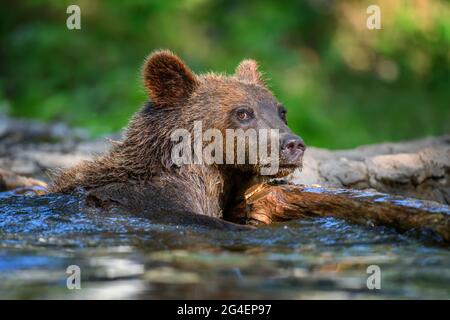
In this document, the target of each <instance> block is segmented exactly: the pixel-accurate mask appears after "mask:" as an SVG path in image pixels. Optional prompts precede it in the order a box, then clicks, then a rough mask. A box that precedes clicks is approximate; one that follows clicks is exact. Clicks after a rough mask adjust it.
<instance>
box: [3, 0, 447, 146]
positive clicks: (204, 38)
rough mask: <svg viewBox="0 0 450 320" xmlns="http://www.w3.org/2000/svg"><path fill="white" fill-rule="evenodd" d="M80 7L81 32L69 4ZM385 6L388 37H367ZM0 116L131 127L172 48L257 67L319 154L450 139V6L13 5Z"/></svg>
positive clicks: (207, 60)
mask: <svg viewBox="0 0 450 320" xmlns="http://www.w3.org/2000/svg"><path fill="white" fill-rule="evenodd" d="M69 4H78V5H79V6H80V7H81V14H82V15H81V24H82V29H81V30H74V31H71V30H68V29H67V28H66V19H67V17H68V15H67V14H66V8H67V6H68V5H69ZM369 4H378V5H379V6H380V7H381V12H382V16H381V18H382V20H381V21H382V29H381V30H368V29H367V28H366V19H367V17H368V14H367V13H366V8H367V6H368V5H369ZM0 23H1V25H0V28H1V29H0V108H6V107H8V109H9V112H10V113H11V114H12V115H13V116H18V117H32V118H38V119H41V120H45V121H54V120H62V121H66V122H68V123H70V124H71V125H73V126H83V127H87V128H89V129H90V130H91V132H92V133H93V134H101V133H105V132H111V131H115V130H118V129H120V128H122V127H123V126H125V125H126V121H127V119H128V118H129V116H130V115H131V114H132V113H133V112H135V111H136V110H137V108H138V107H139V106H140V105H142V104H143V103H144V102H145V101H146V100H147V96H146V94H145V92H144V90H143V88H142V84H141V79H140V68H141V65H142V62H143V59H144V58H145V56H146V55H147V54H148V53H149V52H151V51H152V50H154V49H156V48H169V49H171V50H172V51H174V52H176V53H177V54H178V55H180V56H181V57H182V58H183V59H184V60H185V61H186V62H187V63H188V64H189V65H190V66H191V68H192V69H193V70H194V71H196V72H198V73H201V72H206V71H210V70H214V71H221V72H226V73H232V72H233V70H234V68H235V66H236V65H237V64H238V63H239V61H240V60H242V59H244V58H249V57H250V58H254V59H256V60H257V61H258V62H259V63H260V65H261V69H262V70H263V71H264V72H265V73H266V75H267V78H268V79H269V80H268V82H269V86H270V88H271V89H272V90H273V91H274V93H275V94H276V95H277V97H278V98H279V100H280V101H281V102H283V103H284V104H285V105H286V107H287V108H288V110H289V113H288V121H289V124H290V126H291V127H292V128H293V129H294V131H296V132H297V133H299V134H300V135H301V136H302V137H303V138H304V139H305V141H306V142H307V144H310V145H316V146H322V147H329V148H344V147H354V146H356V145H359V144H365V143H373V142H380V141H383V140H391V141H392V140H394V141H395V140H400V139H409V138H415V137H420V136H424V135H437V134H442V133H448V132H450V87H449V84H450V81H449V80H450V79H449V74H450V67H449V65H450V5H449V2H448V1H437V0H435V1H431V0H430V1H427V0H421V1H409V0H404V1H400V0H399V1H392V0H384V1H375V0H374V1H326V0H309V1H277V0H272V1H252V0H250V1H237V0H227V1H226V0H218V1H207V0H188V1H174V0H169V1H148V0H137V1H119V0H111V1H99V0H83V1H75V0H70V1H60V0H54V1H43V0H35V1H15V2H13V1H11V2H7V3H5V4H3V5H2V10H1V11H0Z"/></svg>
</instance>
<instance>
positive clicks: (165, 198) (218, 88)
mask: <svg viewBox="0 0 450 320" xmlns="http://www.w3.org/2000/svg"><path fill="white" fill-rule="evenodd" d="M143 75H144V76H143V78H144V79H143V80H144V84H145V87H146V89H147V91H148V93H149V96H150V98H151V101H152V102H149V103H147V104H146V105H145V106H144V107H143V108H142V109H141V110H140V111H138V112H137V113H136V114H135V115H134V116H133V117H132V119H131V120H130V122H129V124H128V127H127V130H126V133H125V137H124V139H123V140H122V141H120V142H115V143H114V144H113V146H112V149H111V151H110V152H109V153H107V154H105V155H103V156H100V157H98V158H96V159H93V160H91V161H85V162H83V163H81V164H80V165H78V166H75V167H74V168H71V169H69V170H63V171H60V172H58V173H57V174H56V175H55V177H54V179H53V183H52V185H51V187H50V191H51V192H62V193H71V192H73V191H74V190H76V189H78V188H82V189H84V190H85V191H87V192H88V194H91V195H95V196H96V199H102V200H104V198H109V199H111V201H112V202H113V203H118V204H120V205H122V206H125V207H127V208H130V207H134V208H136V209H137V211H138V210H139V206H143V207H148V208H149V210H153V211H155V210H156V211H170V209H174V210H175V209H178V211H186V212H191V213H196V214H202V215H206V216H210V217H217V218H223V217H224V215H226V213H225V211H226V209H227V208H228V207H229V206H230V203H232V201H233V199H232V198H235V197H237V196H238V193H239V192H240V191H239V190H241V189H242V188H245V186H246V185H248V184H250V183H251V181H253V180H255V178H256V179H257V178H258V172H257V170H256V169H255V168H251V169H248V168H247V169H245V170H244V169H243V168H239V167H237V166H220V165H209V166H208V165H195V164H192V165H183V166H181V167H177V166H175V165H174V164H173V163H172V161H171V149H172V146H173V142H171V140H170V134H171V133H172V131H173V130H174V129H177V128H186V129H188V130H190V131H192V128H193V123H194V121H196V120H203V123H204V126H205V127H204V128H203V129H204V130H205V129H207V127H206V126H209V127H214V128H218V129H219V130H221V131H222V132H223V133H225V129H226V128H229V127H232V123H230V120H229V112H230V110H232V108H235V107H236V106H237V105H242V104H250V105H251V104H255V103H275V102H276V100H275V99H274V98H273V96H272V94H271V92H270V91H269V90H268V89H267V88H266V87H265V85H264V83H263V81H262V78H261V75H260V73H259V72H258V71H257V65H256V63H255V62H254V61H253V60H245V61H243V62H242V63H241V64H240V65H239V66H238V68H237V69H236V74H235V75H233V76H224V75H219V74H214V73H209V74H205V75H195V74H194V73H193V72H192V71H190V70H189V69H188V67H187V66H186V65H185V64H184V63H183V62H182V61H181V60H180V59H179V58H178V57H176V56H175V55H174V54H172V53H171V52H169V51H157V52H155V53H153V54H151V55H150V56H149V58H148V59H147V61H146V63H145V65H144V69H143ZM290 172H291V170H290V169H289V170H287V171H286V170H284V171H282V172H281V173H280V174H279V175H280V176H283V175H286V174H288V173H290ZM141 191H142V192H141ZM143 191H147V192H143ZM131 194H133V195H136V194H141V195H142V196H141V197H140V198H139V199H140V200H136V197H134V196H130V195H131ZM130 199H131V200H130ZM133 199H134V200H133ZM131 202H133V203H131ZM168 209H169V210H168Z"/></svg>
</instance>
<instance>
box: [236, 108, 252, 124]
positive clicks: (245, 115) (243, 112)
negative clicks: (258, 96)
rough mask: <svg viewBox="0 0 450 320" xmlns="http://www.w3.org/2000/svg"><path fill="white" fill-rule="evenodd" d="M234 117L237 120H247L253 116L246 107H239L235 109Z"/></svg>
mask: <svg viewBox="0 0 450 320" xmlns="http://www.w3.org/2000/svg"><path fill="white" fill-rule="evenodd" d="M236 117H237V118H238V120H239V121H248V120H250V119H251V118H253V113H252V112H251V111H249V110H247V109H239V110H237V111H236Z"/></svg>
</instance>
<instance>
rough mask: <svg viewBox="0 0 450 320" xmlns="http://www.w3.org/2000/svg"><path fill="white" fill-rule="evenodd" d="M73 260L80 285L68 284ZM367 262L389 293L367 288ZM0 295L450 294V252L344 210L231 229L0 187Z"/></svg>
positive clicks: (323, 296)
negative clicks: (160, 220) (356, 219)
mask: <svg viewBox="0 0 450 320" xmlns="http://www.w3.org/2000/svg"><path fill="white" fill-rule="evenodd" d="M69 265H78V266H79V267H80V268H81V287H82V288H81V289H80V290H69V289H67V287H66V279H67V277H68V274H66V268H67V267H68V266H69ZM369 265H378V266H379V267H380V269H381V289H380V290H369V289H368V288H367V285H366V281H367V277H368V276H369V274H367V272H366V270H367V267H368V266H369ZM0 298H2V299H11V298H28V299H36V298H43V299H52V298H62V299H78V298H90V299H110V298H112V299H117V298H123V299H158V298H170V299H174V298H186V299H215V298H220V299H227V298H233V299H245V298H247V299H253V298H267V299H347V298H352V299H365V298H369V299H385V298H419V299H430V298H437V299H449V298H450V250H449V248H448V247H444V246H439V245H436V244H432V243H428V242H426V241H423V240H421V239H420V238H417V237H415V236H410V235H407V234H399V233H397V232H396V231H394V230H392V229H390V228H385V227H374V226H357V225H352V224H349V223H346V222H345V221H341V220H338V219H334V218H307V219H303V220H297V221H291V222H289V223H283V224H276V225H272V226H265V227H260V228H258V229H256V230H254V231H248V232H229V231H226V232H225V231H218V230H209V229H206V228H202V227H193V226H189V227H186V226H177V225H160V224H151V223H150V222H149V221H148V220H146V219H144V218H137V217H134V216H130V215H127V214H125V213H124V214H108V215H101V216H100V215H93V214H89V213H87V212H86V211H85V210H84V209H83V205H82V200H81V198H79V197H77V196H67V195H57V196H56V195H49V196H41V197H36V196H17V195H13V194H11V193H0Z"/></svg>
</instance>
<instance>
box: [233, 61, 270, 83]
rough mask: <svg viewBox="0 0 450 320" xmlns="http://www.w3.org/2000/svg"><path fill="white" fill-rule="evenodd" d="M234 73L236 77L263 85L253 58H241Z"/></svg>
mask: <svg viewBox="0 0 450 320" xmlns="http://www.w3.org/2000/svg"><path fill="white" fill-rule="evenodd" d="M235 75H236V77H237V78H238V79H240V80H244V81H248V82H252V83H256V84H259V85H265V84H264V81H263V79H262V75H261V73H260V72H259V71H258V64H257V63H256V61H255V60H252V59H246V60H243V61H242V62H241V63H240V64H239V65H238V66H237V68H236V71H235Z"/></svg>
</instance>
